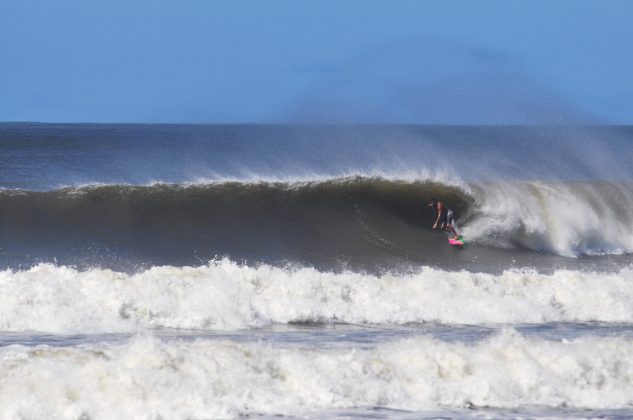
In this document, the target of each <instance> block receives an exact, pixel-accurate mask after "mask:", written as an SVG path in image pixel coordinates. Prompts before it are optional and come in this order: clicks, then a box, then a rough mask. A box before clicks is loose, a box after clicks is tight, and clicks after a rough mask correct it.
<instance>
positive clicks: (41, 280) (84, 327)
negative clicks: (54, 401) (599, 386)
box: [0, 260, 633, 334]
mask: <svg viewBox="0 0 633 420" xmlns="http://www.w3.org/2000/svg"><path fill="white" fill-rule="evenodd" d="M0 287H1V288H2V290H3V293H2V295H1V296H0V329H1V330H2V331H12V332H21V331H41V332H47V333H58V334H72V333H79V332H90V333H115V332H133V331H137V330H139V329H148V328H161V327H165V328H180V329H195V330H211V331H213V330H220V331H222V330H232V329H244V328H257V327H261V326H267V325H271V324H289V323H306V322H307V323H320V322H326V323H331V322H334V323H336V322H344V323H363V324H364V323H372V324H407V323H412V322H440V323H446V324H489V323H496V324H499V323H501V324H507V323H535V324H538V323H547V322H587V321H601V322H618V323H633V272H632V271H631V269H624V270H622V271H620V272H614V273H592V272H582V271H571V270H559V271H556V272H554V273H552V274H548V275H546V274H538V273H536V272H534V271H525V270H522V271H521V270H508V271H505V272H503V273H501V274H499V275H493V274H485V273H471V272H468V271H460V272H447V271H443V270H438V269H433V268H423V269H420V270H419V271H418V272H416V273H410V274H399V275H397V274H389V275H382V276H374V275H369V274H360V273H354V272H343V273H338V274H335V273H324V272H321V271H318V270H316V269H314V268H294V269H293V268H278V267H272V266H267V265H263V266H260V267H257V268H255V267H248V266H243V265H238V264H236V263H233V262H230V261H228V260H224V261H218V262H214V263H211V264H210V265H208V266H204V267H197V268H193V267H184V268H177V267H154V268H152V269H150V270H147V271H144V272H141V273H138V274H134V275H128V274H123V273H117V272H113V271H110V270H99V269H93V270H89V271H76V270H74V269H70V268H67V267H55V266H52V265H39V266H37V267H34V268H32V269H30V270H28V271H18V272H12V271H9V270H7V271H4V272H2V273H0Z"/></svg>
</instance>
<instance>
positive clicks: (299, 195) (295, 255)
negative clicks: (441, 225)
mask: <svg viewBox="0 0 633 420" xmlns="http://www.w3.org/2000/svg"><path fill="white" fill-rule="evenodd" d="M431 197H436V198H438V199H439V200H441V201H444V202H445V203H447V205H448V206H450V207H451V208H452V209H453V210H454V211H455V213H456V215H457V223H458V225H459V227H460V228H461V230H462V232H463V233H464V235H465V236H466V238H467V241H468V243H470V244H471V245H476V246H473V247H472V248H471V250H470V252H471V253H470V254H469V255H471V256H474V255H477V252H480V253H481V252H483V251H481V250H484V249H487V248H498V247H502V248H505V249H516V250H530V251H536V252H537V253H541V254H549V255H560V256H565V257H577V256H582V255H605V254H606V255H610V254H624V253H630V252H632V251H633V186H632V185H630V184H624V183H616V182H585V183H570V182H567V183H554V182H537V181H530V182H518V181H517V182H510V181H508V182H494V183H478V184H468V185H466V184H464V185H461V186H460V185H458V184H450V185H447V184H442V183H439V182H425V181H404V180H401V181H399V180H389V179H384V178H365V177H352V178H339V179H330V180H319V181H314V182H300V183H287V182H249V183H243V182H221V183H211V184H193V185H178V184H155V185H150V186H122V185H101V186H86V187H82V188H64V189H60V190H52V191H42V192H34V191H23V190H11V191H9V190H5V191H1V192H0V220H2V232H1V233H2V234H1V235H0V256H2V257H3V258H2V259H3V260H4V261H5V262H6V263H7V265H8V266H11V267H16V266H24V265H29V266H30V265H32V264H34V263H37V262H47V261H58V262H60V263H62V264H75V265H76V264H79V265H81V264H84V265H90V266H95V265H97V266H108V264H109V263H113V264H111V265H110V266H114V267H118V268H120V267H122V266H123V264H121V262H125V261H128V262H130V263H132V264H134V263H139V262H142V263H145V264H147V265H146V266H151V265H165V264H169V265H200V264H201V263H204V262H205V261H208V260H209V259H212V258H215V257H216V256H219V257H222V256H228V257H230V258H232V259H234V260H247V261H250V262H265V263H279V262H283V261H294V262H297V263H302V264H307V265H317V266H319V265H325V266H330V267H331V266H333V265H336V264H338V265H339V266H340V267H344V266H345V265H346V264H352V265H353V266H354V265H355V266H357V267H361V268H362V267H369V266H371V265H372V264H373V265H374V266H378V267H380V266H383V265H384V266H387V267H388V266H389V264H388V262H389V261H397V262H398V263H399V265H402V262H409V263H412V264H414V265H420V264H428V265H436V266H441V267H449V265H450V264H452V263H454V262H455V261H459V258H462V260H465V259H466V258H464V257H459V256H457V257H456V256H455V253H450V251H447V247H441V246H438V243H440V242H441V235H438V233H437V232H436V231H432V230H431V228H430V226H431V225H432V222H433V219H434V214H433V211H432V209H429V208H427V207H426V202H427V201H428V199H429V198H431ZM477 250H479V251H477ZM488 254H490V255H492V254H494V253H491V252H488ZM479 258H481V257H479ZM493 258H494V257H493ZM503 258H507V255H506V256H504V257H503ZM471 260H472V259H471ZM394 265H395V264H394ZM392 266H393V265H392ZM454 267H456V268H459V266H454Z"/></svg>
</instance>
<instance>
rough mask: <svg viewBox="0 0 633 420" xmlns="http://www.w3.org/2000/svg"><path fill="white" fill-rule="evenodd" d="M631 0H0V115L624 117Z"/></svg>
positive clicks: (632, 104) (629, 90) (329, 119)
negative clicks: (482, 0)
mask: <svg viewBox="0 0 633 420" xmlns="http://www.w3.org/2000/svg"><path fill="white" fill-rule="evenodd" d="M631 22H633V1H626V0H623V1H616V0H605V1H582V0H569V1H562V0H558V1H556V0H554V1H538V0H533V1H518V0H502V1H484V2H480V1H477V2H475V1H397V0H390V1H387V0H384V1H372V0H359V1H345V0H338V1H326V0H321V1H301V0H287V1H259V0H258V1H241V0H231V1H211V0H198V1H191V0H182V1H176V0H173V1H162V0H151V1H143V0H137V1H118V0H108V1H80V0H76V1H63V0H61V1H48V0H47V1H30V0H3V1H2V3H1V4H0V121H50V122H176V123H187V122H194V123H195V122H203V123H218V122H228V123H240V122H263V123H276V122H290V123H294V122H318V123H320V122H323V123H414V124H415V123H423V124H427V123H442V124H453V123H456V124H464V123H466V124H506V123H537V124H538V123H557V122H561V123H590V124H594V123H596V124H609V123H614V124H633V76H632V75H633V25H632V24H631Z"/></svg>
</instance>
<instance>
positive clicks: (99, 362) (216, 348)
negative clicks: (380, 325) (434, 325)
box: [0, 330, 633, 419]
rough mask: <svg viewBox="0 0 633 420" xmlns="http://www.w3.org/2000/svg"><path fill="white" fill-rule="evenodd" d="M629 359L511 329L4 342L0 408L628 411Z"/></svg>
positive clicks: (86, 412)
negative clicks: (277, 342)
mask: <svg viewBox="0 0 633 420" xmlns="http://www.w3.org/2000/svg"><path fill="white" fill-rule="evenodd" d="M632 360H633V341H632V340H631V339H625V338H603V339H596V338H592V337H588V338H580V339H576V340H573V341H569V342H562V343H561V342H551V341H546V340H539V339H527V338H524V337H521V336H519V335H518V334H516V333H515V332H514V331H512V330H507V331H504V332H502V333H501V334H499V335H497V336H494V337H492V338H490V339H487V340H484V341H483V342H480V343H478V344H475V345H466V344H462V343H447V342H442V341H439V340H436V339H432V338H429V337H418V338H411V339H405V340H396V341H394V342H391V343H383V344H381V345H379V346H377V347H375V348H373V349H345V348H343V349H337V348H332V349H319V348H303V347H300V346H289V347H275V346H268V345H265V344H263V343H260V344H249V343H236V342H224V341H218V342H213V341H211V342H208V341H204V340H198V341H192V342H191V341H190V342H185V341H183V342H170V343H165V342H161V341H160V340H157V339H155V338H151V337H136V338H133V339H131V340H130V341H128V342H126V343H123V344H111V345H108V344H92V345H86V346H82V347H77V348H54V347H53V348H37V349H33V348H28V347H22V346H12V347H9V348H3V349H0V390H2V392H0V406H1V407H2V412H3V413H4V414H5V415H6V417H7V418H17V417H28V418H42V417H53V416H55V417H60V418H81V417H89V418H97V419H101V418H146V417H148V415H149V414H148V413H151V415H150V416H151V417H161V418H163V417H164V418H183V419H184V418H195V417H205V418H206V417H212V418H227V417H236V416H239V415H240V414H251V415H252V414H260V415H261V414H276V413H297V414H299V413H304V412H312V413H315V412H316V413H318V411H319V410H324V409H330V410H331V409H336V408H339V409H340V408H345V407H382V408H393V409H397V410H411V411H413V410H433V409H438V408H441V409H442V410H447V409H451V408H465V407H488V408H491V407H492V408H499V407H500V408H513V407H522V406H549V407H572V408H579V409H600V408H611V409H613V408H628V407H630V405H631V404H632V403H633V401H632V400H631V395H633V385H632V382H631V380H630V378H631V375H633V362H632ZM393 414H397V413H393ZM400 414H401V415H402V413H400ZM313 415H314V414H313ZM322 415H323V414H322ZM585 415H586V414H585ZM315 417H318V415H315Z"/></svg>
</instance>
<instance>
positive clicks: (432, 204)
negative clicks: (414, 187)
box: [427, 198, 437, 207]
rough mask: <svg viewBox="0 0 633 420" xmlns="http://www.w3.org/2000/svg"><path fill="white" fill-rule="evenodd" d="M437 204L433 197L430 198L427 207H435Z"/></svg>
mask: <svg viewBox="0 0 633 420" xmlns="http://www.w3.org/2000/svg"><path fill="white" fill-rule="evenodd" d="M435 206H437V200H436V199H435V198H431V199H430V200H429V204H428V205H427V207H435Z"/></svg>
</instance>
